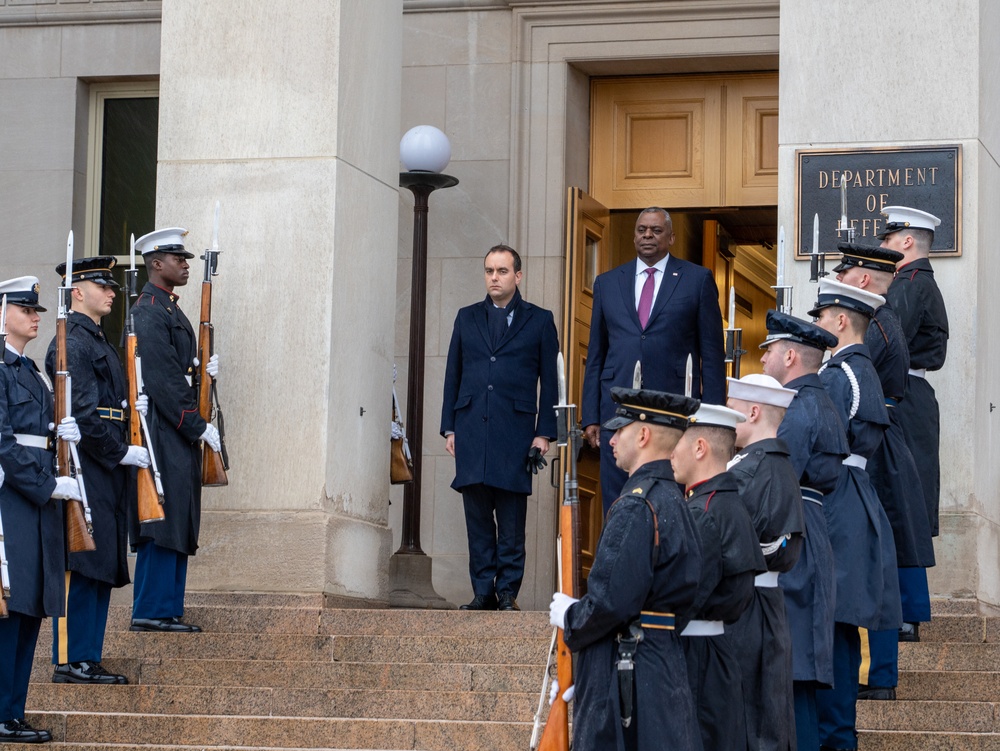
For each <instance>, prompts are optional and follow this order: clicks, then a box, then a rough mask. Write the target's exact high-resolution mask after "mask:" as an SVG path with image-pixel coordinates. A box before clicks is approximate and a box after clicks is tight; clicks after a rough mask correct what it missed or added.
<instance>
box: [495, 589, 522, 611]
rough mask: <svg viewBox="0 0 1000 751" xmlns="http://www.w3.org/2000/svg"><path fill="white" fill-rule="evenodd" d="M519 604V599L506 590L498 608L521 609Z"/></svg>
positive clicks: (501, 596)
mask: <svg viewBox="0 0 1000 751" xmlns="http://www.w3.org/2000/svg"><path fill="white" fill-rule="evenodd" d="M520 609H521V608H519V607H518V606H517V600H515V599H514V595H512V594H511V593H510V592H504V593H503V594H501V595H500V600H499V602H498V603H497V610H520Z"/></svg>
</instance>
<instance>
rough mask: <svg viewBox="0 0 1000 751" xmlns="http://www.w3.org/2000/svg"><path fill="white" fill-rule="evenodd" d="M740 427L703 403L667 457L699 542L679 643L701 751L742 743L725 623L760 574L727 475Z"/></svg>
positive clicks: (751, 536) (749, 526)
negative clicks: (697, 572)
mask: <svg viewBox="0 0 1000 751" xmlns="http://www.w3.org/2000/svg"><path fill="white" fill-rule="evenodd" d="M743 420H744V417H743V415H741V414H740V413H739V412H736V411H735V410H732V409H728V408H726V407H722V406H719V405H717V404H702V405H701V407H699V409H698V411H697V412H696V413H695V414H694V416H693V417H692V418H691V424H690V426H689V427H688V429H687V430H686V431H685V432H684V435H683V436H681V439H680V440H679V441H678V442H677V446H676V447H675V448H674V452H673V454H671V456H670V463H671V465H672V466H673V470H674V477H676V478H677V482H679V483H681V484H682V485H684V486H685V488H686V490H685V497H686V501H687V507H688V511H689V512H690V514H691V517H692V518H693V519H694V524H695V528H696V529H697V530H698V539H699V541H700V543H701V578H700V579H699V582H698V594H697V596H696V598H695V602H694V607H693V608H692V610H691V618H690V620H688V619H684V630H683V631H682V632H681V644H682V646H683V647H684V657H685V660H686V662H687V673H688V683H689V684H690V686H691V695H692V698H693V699H694V706H695V712H696V713H697V715H698V726H699V730H700V731H701V742H702V748H703V749H704V751H712V750H714V749H736V748H742V747H743V745H744V744H745V743H746V724H745V722H744V713H743V684H742V676H741V674H740V663H739V658H738V657H737V656H736V652H735V651H734V649H733V645H732V644H731V642H730V640H728V639H727V638H726V637H725V628H726V626H725V624H727V623H730V624H731V623H733V622H735V621H736V619H738V618H739V617H740V616H741V615H742V614H743V613H744V611H746V609H747V608H748V607H749V606H750V603H751V602H752V601H753V596H754V579H755V577H756V576H757V575H758V574H762V573H764V572H765V571H767V564H766V563H765V562H764V556H763V554H762V553H761V551H760V545H759V544H758V543H757V534H756V533H755V532H754V528H753V522H752V521H751V520H750V515H749V514H748V513H747V510H746V507H745V506H744V505H743V501H742V500H740V496H739V490H738V486H737V483H736V478H735V477H734V476H733V475H732V474H730V473H729V472H727V471H726V464H727V463H728V462H729V460H730V459H732V458H733V450H734V448H735V445H736V424H737V423H739V422H742V421H743Z"/></svg>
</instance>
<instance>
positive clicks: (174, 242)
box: [135, 227, 194, 258]
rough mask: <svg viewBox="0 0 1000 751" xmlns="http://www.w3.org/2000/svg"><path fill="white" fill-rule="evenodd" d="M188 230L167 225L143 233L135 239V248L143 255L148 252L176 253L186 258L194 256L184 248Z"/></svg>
mask: <svg viewBox="0 0 1000 751" xmlns="http://www.w3.org/2000/svg"><path fill="white" fill-rule="evenodd" d="M187 233H188V231H187V230H186V229H184V228H183V227H167V228H166V229H158V230H156V231H155V232H150V233H149V234H148V235H143V236H142V237H140V238H139V239H138V240H136V241H135V249H136V250H138V251H139V252H140V253H142V254H143V255H146V254H148V253H176V254H177V255H181V256H184V257H185V258H194V253H189V252H188V251H187V250H185V248H184V237H185V235H187Z"/></svg>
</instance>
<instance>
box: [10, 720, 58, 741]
mask: <svg viewBox="0 0 1000 751" xmlns="http://www.w3.org/2000/svg"><path fill="white" fill-rule="evenodd" d="M51 740H52V733H50V732H49V731H48V730H35V728H33V727H31V725H29V724H28V723H26V722H25V721H24V720H7V722H0V743H48V742H49V741H51Z"/></svg>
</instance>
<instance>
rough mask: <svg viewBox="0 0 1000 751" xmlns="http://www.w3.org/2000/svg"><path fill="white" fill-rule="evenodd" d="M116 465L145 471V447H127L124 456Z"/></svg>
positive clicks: (147, 460)
mask: <svg viewBox="0 0 1000 751" xmlns="http://www.w3.org/2000/svg"><path fill="white" fill-rule="evenodd" d="M118 463H119V464H121V465H122V466H128V467H140V468H142V469H145V468H146V467H148V466H149V451H147V450H146V447H145V446H129V447H128V451H126V452H125V456H123V457H122V460H121V461H120V462H118Z"/></svg>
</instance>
